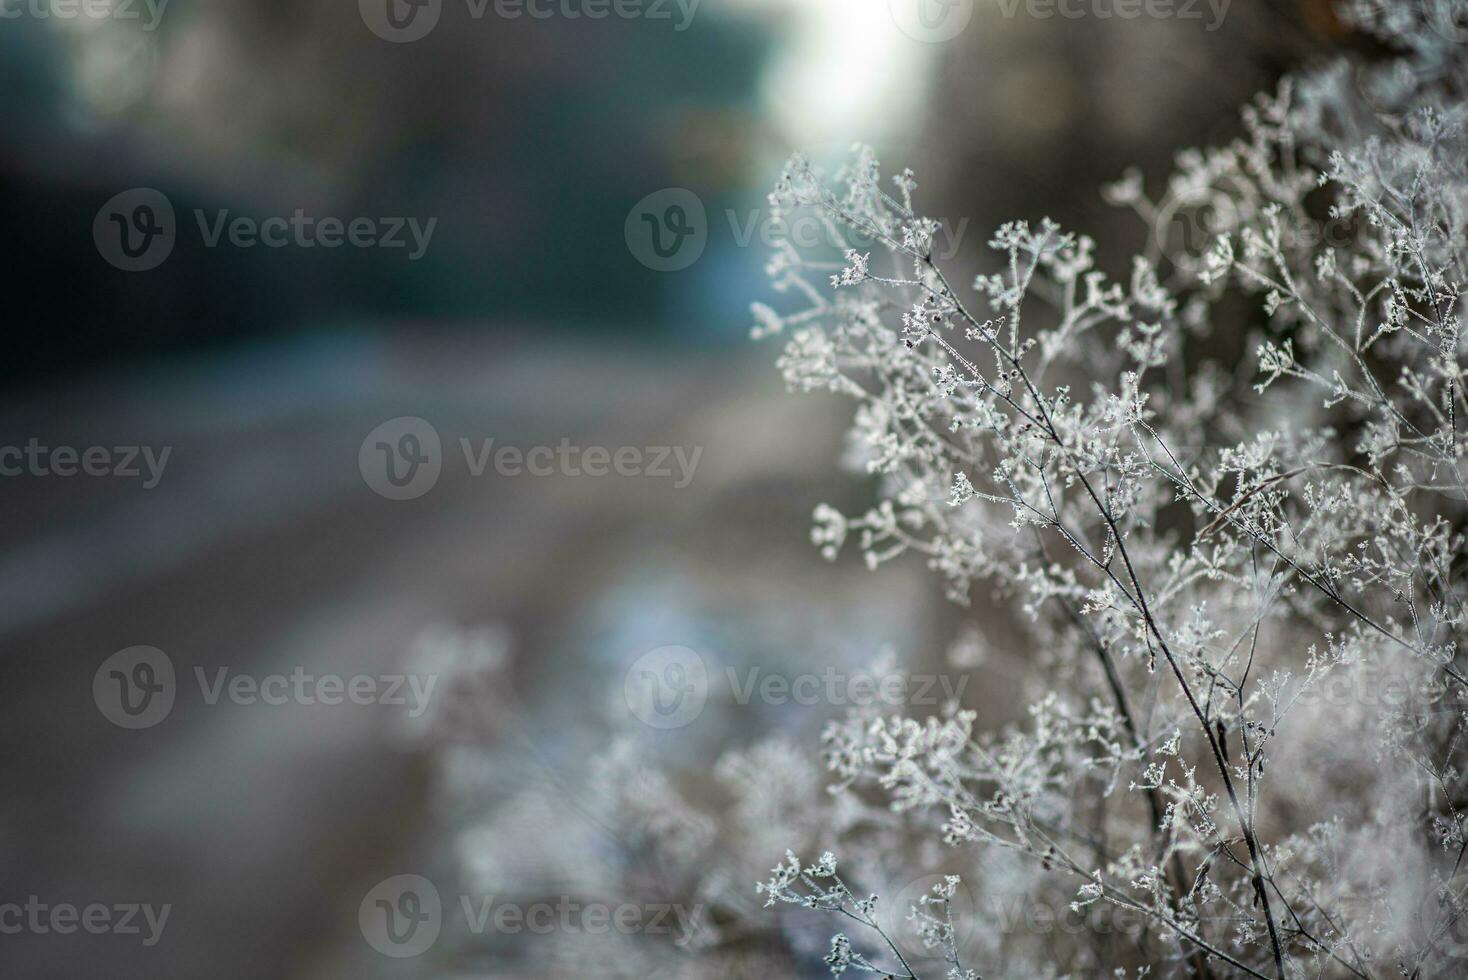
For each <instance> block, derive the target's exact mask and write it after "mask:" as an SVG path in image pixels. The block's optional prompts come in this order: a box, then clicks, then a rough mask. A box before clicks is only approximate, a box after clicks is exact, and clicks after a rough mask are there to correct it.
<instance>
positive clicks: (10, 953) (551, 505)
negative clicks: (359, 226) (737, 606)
mask: <svg viewBox="0 0 1468 980" xmlns="http://www.w3.org/2000/svg"><path fill="white" fill-rule="evenodd" d="M397 344H398V346H390V345H384V344H379V343H375V342H372V341H364V340H359V339H343V338H333V337H327V338H319V339H316V340H309V341H305V342H298V343H295V344H292V345H289V346H280V347H272V348H267V349H262V350H259V351H257V352H256V353H255V354H254V355H253V356H251V357H247V358H239V357H235V358H231V359H230V360H229V361H228V362H227V363H228V365H229V366H228V368H224V367H221V366H220V365H221V364H224V363H226V362H224V361H220V362H217V363H216V362H214V361H211V360H208V359H200V360H197V361H194V362H190V363H181V364H176V365H173V366H170V367H168V368H164V369H154V370H150V371H148V372H146V373H133V374H127V373H115V374H104V375H99V376H95V377H93V378H91V379H89V380H86V381H82V382H78V383H76V384H75V385H73V386H72V387H69V388H67V389H63V390H60V391H53V392H50V393H48V394H47V395H46V396H45V397H44V398H42V397H36V398H34V399H32V400H29V401H26V402H22V403H12V404H10V405H8V406H5V407H4V408H3V409H0V421H3V432H4V433H5V436H4V438H3V439H0V442H3V443H4V444H7V445H22V446H23V445H25V444H26V443H27V442H28V441H29V440H30V439H32V438H35V439H37V440H38V441H39V443H40V444H42V445H45V446H49V447H56V446H63V445H67V446H73V447H78V448H79V449H84V448H86V447H91V446H106V447H116V446H133V445H146V446H150V447H155V448H156V447H170V449H171V455H170V457H169V459H168V462H167V464H166V466H165V467H164V469H163V473H162V477H161V479H160V480H159V481H158V484H157V486H156V487H154V488H152V489H144V488H143V487H142V486H141V482H142V481H141V479H138V478H128V477H122V476H106V477H84V476H72V477H64V476H59V475H55V474H49V475H36V474H29V473H27V474H22V475H19V476H7V477H6V478H5V479H4V480H0V508H3V510H4V512H5V513H6V514H7V515H8V518H9V519H8V520H7V521H5V523H4V529H3V531H0V534H3V542H4V551H3V558H0V583H3V589H4V594H5V596H6V603H5V605H4V607H3V608H0V631H3V632H0V658H3V660H0V662H3V663H4V664H6V666H7V668H8V669H7V672H6V680H5V685H4V690H5V698H4V701H5V711H4V712H3V716H0V717H3V720H0V726H3V727H0V731H3V744H4V746H5V751H6V753H7V754H8V755H10V756H11V757H12V759H11V767H12V771H13V772H14V773H16V774H17V776H16V778H15V779H14V780H13V781H12V783H11V785H9V786H7V790H6V793H5V804H4V807H3V810H0V814H3V816H0V853H3V863H4V867H5V868H6V872H5V889H4V891H5V898H6V900H8V901H22V902H23V901H25V900H26V899H27V898H28V897H29V896H31V895H36V896H38V897H39V898H40V899H41V900H42V901H44V902H49V903H52V904H56V903H62V902H70V903H73V904H76V905H78V906H85V905H87V904H89V903H94V902H101V903H105V904H119V903H134V902H136V903H151V904H153V905H155V906H159V905H162V904H164V903H169V904H170V905H171V906H172V912H171V917H170V919H169V920H168V923H167V925H166V928H165V930H164V933H163V938H162V940H161V942H160V943H159V944H158V946H157V947H156V948H155V949H148V948H145V947H144V946H143V945H142V942H141V938H143V937H139V936H118V935H101V936H93V935H87V934H85V933H84V932H79V933H77V934H75V935H70V936H65V937H62V936H57V935H54V934H51V935H25V936H21V937H12V936H7V937H6V938H5V947H6V949H5V959H6V961H7V963H8V967H7V969H6V970H5V972H6V973H7V974H9V975H14V976H28V977H50V976H55V977H76V976H82V975H87V974H88V973H89V972H91V969H92V967H91V966H90V965H92V964H96V963H102V962H105V963H108V964H109V967H110V971H109V972H110V976H112V977H114V978H117V980H128V978H132V977H138V978H144V977H147V978H151V980H158V978H167V977H190V978H198V977H210V978H211V980H228V978H232V977H241V978H244V977H252V978H258V977H262V976H281V977H285V976H311V977H317V976H337V975H352V970H350V969H347V968H346V966H345V964H348V963H350V962H352V957H351V956H347V957H346V958H345V959H344V958H343V954H342V952H341V947H342V945H343V944H349V943H352V942H353V941H355V942H357V943H358V944H360V937H359V936H356V935H355V929H356V919H355V916H356V903H357V901H358V900H359V899H360V897H361V895H362V894H363V893H364V892H365V891H366V889H367V888H369V887H370V886H371V885H372V884H373V883H374V882H375V881H376V880H378V879H380V878H381V877H383V876H385V875H387V874H393V873H397V872H399V871H402V870H404V869H405V868H404V864H405V862H406V863H408V865H409V866H411V861H412V860H413V859H411V858H409V857H408V854H409V853H410V851H411V848H413V847H414V846H415V845H414V843H413V842H414V841H415V840H417V839H421V838H422V837H423V836H424V835H425V833H426V831H427V823H426V822H427V821H429V820H430V819H431V817H430V815H429V814H427V813H426V812H425V804H424V799H425V795H424V792H423V790H424V782H425V775H424V767H423V764H422V761H421V760H420V759H418V758H416V757H415V756H414V755H413V754H412V753H411V752H410V751H408V750H407V749H406V748H405V747H404V745H403V743H402V742H401V741H399V740H398V738H397V737H396V736H397V732H398V728H399V725H398V721H399V720H400V716H399V715H398V714H395V713H394V711H395V710H396V711H400V710H401V709H391V708H387V707H384V706H382V705H372V706H367V707H362V706H354V705H349V704H348V705H340V706H331V707H328V706H323V705H319V704H318V705H300V704H292V705H281V706H270V705H265V704H258V703H256V704H231V703H229V699H228V698H224V699H222V700H220V701H219V703H217V704H214V705H210V704H207V703H206V702H205V699H204V697H203V696H202V695H201V693H200V689H199V686H198V684H196V683H195V675H194V671H195V668H201V669H203V670H204V671H205V674H206V676H208V677H210V678H213V677H215V676H216V675H215V671H217V670H218V669H219V668H221V667H229V668H231V669H232V670H233V671H241V670H245V671H248V672H250V673H252V674H255V675H257V676H258V675H262V674H265V673H270V672H276V671H278V672H281V673H290V672H291V671H292V670H295V669H297V668H298V667H299V668H304V670H305V671H306V672H307V673H309V674H324V673H333V672H334V673H338V674H341V675H343V676H351V675H354V674H362V673H366V674H377V673H381V672H390V671H393V670H401V669H402V668H403V666H404V664H403V656H404V650H405V648H406V647H407V646H408V645H409V643H410V641H411V639H412V638H413V636H414V635H415V634H416V633H417V632H418V631H419V630H420V629H422V628H423V627H424V626H425V625H428V624H433V623H441V622H456V623H471V624H472V623H479V622H485V621H493V620H503V621H505V622H507V623H509V624H510V625H511V626H512V627H513V628H514V629H515V632H516V634H517V648H518V649H520V650H521V651H522V652H523V653H524V655H525V656H533V655H534V654H535V652H536V650H537V649H539V648H541V647H543V646H545V645H547V644H548V643H549V642H550V639H549V638H551V637H553V636H555V635H556V634H557V631H558V630H561V629H562V628H563V627H564V625H565V624H564V622H563V621H564V620H566V619H567V617H568V616H569V615H570V614H569V612H568V610H572V609H574V608H575V606H576V604H577V603H578V602H579V601H582V600H584V598H585V597H586V596H588V595H591V594H594V593H595V592H596V591H597V590H599V589H604V588H606V587H607V584H608V583H610V582H614V581H615V580H616V579H617V578H618V576H619V575H621V574H623V573H624V572H626V568H625V567H618V566H619V563H622V562H624V561H625V557H621V558H619V557H618V556H625V555H627V554H629V553H631V554H645V555H648V556H650V557H649V558H648V560H649V561H656V560H657V559H656V555H657V553H658V549H659V548H660V547H662V545H663V543H667V542H678V543H680V546H681V547H692V548H695V549H697V548H707V549H709V553H708V554H707V556H706V557H707V558H708V560H710V561H711V562H713V563H718V562H720V561H727V562H728V563H730V565H731V567H748V565H749V564H750V563H751V562H752V561H757V560H758V557H757V556H759V554H760V551H761V545H760V544H759V541H758V538H769V539H777V540H780V541H782V542H784V544H783V545H782V546H781V548H782V550H783V551H785V552H788V553H790V554H795V555H798V556H799V557H798V558H797V559H796V560H797V561H798V562H801V563H808V564H809V567H810V568H811V569H816V568H819V567H820V562H819V559H818V558H817V557H816V555H815V553H814V549H810V548H809V547H808V546H807V545H806V544H805V542H804V540H803V539H804V535H805V528H806V523H805V522H806V518H807V515H808V514H809V508H810V506H811V501H812V500H814V499H818V494H819V492H818V491H817V490H816V489H815V488H814V486H813V485H810V486H804V487H799V489H798V490H797V489H796V488H797V486H798V485H799V484H800V483H802V482H809V481H814V480H827V481H829V479H830V478H831V473H832V468H831V460H832V459H833V457H834V456H835V455H836V452H837V450H838V447H839V434H838V433H839V421H838V416H837V415H836V414H835V413H834V412H831V411H826V412H818V411H813V410H812V405H811V403H810V400H808V399H797V398H792V397H786V396H784V395H783V394H781V393H780V388H779V384H778V381H777V379H776V378H775V377H774V372H773V371H772V370H771V369H770V366H769V362H768V360H767V355H768V353H769V352H768V351H755V352H752V354H751V357H750V359H749V361H748V362H747V364H744V365H741V364H739V363H737V362H734V363H730V362H728V361H727V360H726V361H725V363H723V364H722V365H715V364H712V363H709V362H700V361H696V360H690V359H684V360H673V359H668V358H666V357H659V356H656V355H653V354H648V355H646V356H639V355H637V354H636V353H635V352H634V353H629V352H628V350H627V349H626V347H625V346H624V347H622V348H621V350H620V351H619V352H618V353H615V354H613V353H612V352H610V351H605V350H598V349H597V348H596V347H594V346H591V345H583V346H581V347H578V348H576V349H574V350H573V349H570V348H563V349H558V348H547V349H542V350H536V351H523V350H520V351H516V350H511V349H507V348H504V347H502V346H496V345H495V344H493V343H491V342H487V341H483V340H480V339H477V338H476V336H475V335H474V334H472V333H464V334H462V335H449V336H446V337H437V338H435V339H434V340H433V342H431V343H421V344H418V345H416V346H412V347H407V346H401V344H402V342H401V341H398V342H397ZM830 407H832V408H834V406H830ZM401 415H417V416H421V417H423V418H426V419H429V420H430V421H431V422H432V423H433V424H434V426H435V427H436V428H437V429H438V431H439V433H440V435H441V436H442V439H443V444H444V467H443V473H442V476H441V478H440V479H439V481H438V483H437V485H436V486H435V487H434V488H433V489H432V490H431V491H429V493H427V494H426V495H425V496H423V497H421V498H419V499H417V500H411V501H401V502H396V501H389V500H386V499H383V498H382V497H379V496H378V495H376V494H375V493H374V492H373V491H371V490H370V489H369V487H368V486H367V484H366V483H365V481H364V480H363V477H362V475H361V473H360V471H359V468H358V458H357V456H358V448H359V446H360V445H361V443H362V440H363V438H364V436H365V435H366V434H367V433H368V432H369V431H370V430H371V429H372V428H374V427H375V426H376V425H378V424H379V423H381V422H383V421H386V420H388V419H391V418H394V417H396V416H401ZM461 436H462V437H465V438H469V439H471V440H474V441H475V442H476V443H477V441H478V440H479V439H482V438H488V437H495V438H496V439H497V442H496V445H499V444H503V443H509V444H514V445H519V446H522V447H524V446H530V445H535V444H549V445H554V444H556V443H557V442H558V441H559V440H560V439H561V438H563V437H569V438H570V439H571V440H572V441H573V442H576V443H579V444H582V445H593V444H599V445H605V446H609V447H617V446H623V445H630V446H649V445H662V444H677V445H684V446H699V445H701V446H703V447H704V453H703V456H702V458H701V460H700V463H699V467H698V469H697V471H696V479H695V480H694V482H693V483H692V484H691V485H690V486H689V487H687V488H684V489H681V490H680V489H675V488H674V487H673V486H672V481H671V480H666V479H654V478H641V479H637V478H620V477H609V478H602V479H593V478H582V479H573V478H563V477H552V478H532V477H528V476H522V477H518V478H505V477H498V476H495V475H494V474H493V473H492V472H491V473H486V474H485V475H484V476H482V477H474V476H472V475H471V474H470V473H469V471H468V468H467V467H466V465H465V462H464V459H463V458H462V454H460V453H459V450H458V446H457V440H458V439H459V438H460V437H461ZM792 481H794V482H792ZM771 495H774V496H775V497H776V498H779V503H778V504H777V505H776V506H768V500H769V498H770V497H771ZM751 501H765V503H762V504H760V505H759V506H758V507H753V509H751V508H752V504H751ZM741 507H742V508H745V510H744V511H743V512H742V513H741V511H740V508H741ZM715 513H717V514H719V515H720V519H718V520H711V519H706V518H708V516H709V515H710V514H715ZM771 513H774V514H778V515H782V516H781V517H779V518H778V519H777V520H775V521H771V520H770V517H769V515H770V514H771ZM756 524H757V525H758V527H759V533H758V535H757V538H751V537H750V536H749V528H750V527H751V526H754V525H756ZM764 557H765V558H766V559H767V558H768V557H769V556H768V555H765V556H764ZM813 587H814V588H816V589H819V588H820V585H819V583H814V584H813ZM731 601H736V600H732V599H731ZM794 601H797V600H792V602H794ZM137 644H146V645H151V646H155V647H158V648H159V649H161V650H163V651H164V652H166V653H167V654H168V655H169V657H170V658H171V659H172V661H173V663H174V666H175V668H176V670H177V675H178V692H179V693H178V698H177V702H176V704H175V706H174V708H173V710H172V712H171V713H170V714H169V716H168V717H167V718H166V719H165V720H164V721H162V722H161V723H159V724H158V725H156V726H155V727H152V728H147V729H144V730H138V731H127V730H124V729H122V728H119V727H116V726H114V725H113V724H112V723H111V722H109V721H108V720H106V718H104V717H103V716H102V714H101V713H100V712H99V710H98V709H97V707H96V706H95V704H94V702H93V699H92V694H91V691H92V680H93V675H94V673H95V672H96V671H97V669H98V667H99V665H100V664H101V663H102V661H103V660H104V659H106V658H107V657H108V656H109V655H110V654H112V653H113V652H115V651H117V650H120V649H122V648H125V647H129V646H133V645H137ZM428 836H431V834H429V835H428ZM63 939H64V940H65V941H62V940H63ZM389 965H391V964H389ZM344 970H346V972H345V973H344V972H343V971H344ZM412 972H413V971H412V970H411V969H409V970H408V972H407V975H412ZM356 975H358V976H360V975H361V974H360V973H357V974H356Z"/></svg>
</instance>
